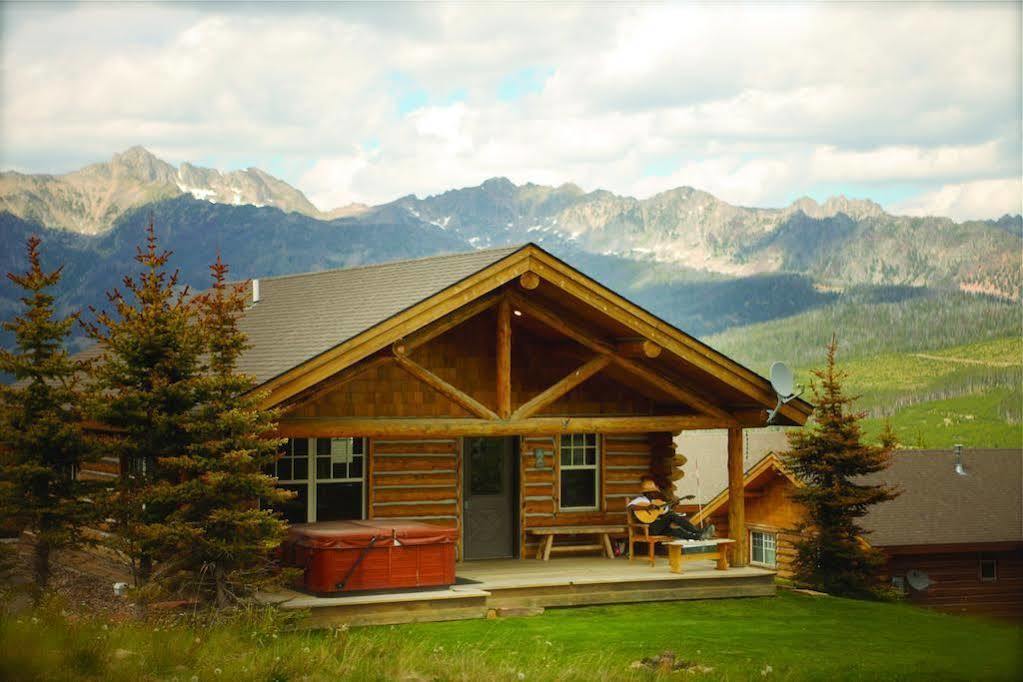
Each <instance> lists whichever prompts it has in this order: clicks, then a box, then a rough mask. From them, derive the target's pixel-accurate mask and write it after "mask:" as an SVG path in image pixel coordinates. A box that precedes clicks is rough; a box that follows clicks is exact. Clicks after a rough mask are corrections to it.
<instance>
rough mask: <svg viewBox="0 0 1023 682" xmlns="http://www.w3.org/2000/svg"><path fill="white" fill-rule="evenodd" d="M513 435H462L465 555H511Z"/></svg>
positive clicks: (513, 496) (513, 503) (503, 556)
mask: <svg viewBox="0 0 1023 682" xmlns="http://www.w3.org/2000/svg"><path fill="white" fill-rule="evenodd" d="M515 441H516V439H515V438H466V439H465V442H464V445H463V449H462V453H463V456H464V458H465V459H464V462H463V465H464V466H463V470H464V474H465V481H464V484H463V487H462V491H463V500H462V506H463V509H462V512H463V513H462V519H463V525H464V529H465V530H464V540H465V551H464V554H465V558H466V559H498V558H505V557H512V556H514V555H515V531H516V525H517V524H516V522H515V521H516V514H515V507H516V505H515V502H516V498H517V497H518V496H517V494H516V486H515V466H514V463H515Z"/></svg>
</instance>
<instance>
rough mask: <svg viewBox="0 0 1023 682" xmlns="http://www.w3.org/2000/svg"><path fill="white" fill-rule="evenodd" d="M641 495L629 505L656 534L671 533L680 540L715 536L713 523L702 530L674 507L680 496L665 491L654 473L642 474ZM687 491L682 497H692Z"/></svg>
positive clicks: (634, 513) (638, 518)
mask: <svg viewBox="0 0 1023 682" xmlns="http://www.w3.org/2000/svg"><path fill="white" fill-rule="evenodd" d="M639 480H640V486H641V487H640V489H641V491H642V493H641V494H640V496H639V497H635V498H633V499H631V500H629V504H628V508H629V510H630V511H631V512H632V514H633V515H634V516H635V517H636V519H637V520H639V521H640V522H641V523H645V524H647V525H649V527H650V533H651V534H653V535H670V536H672V537H676V538H679V539H681V540H706V539H708V538H712V537H714V525H713V524H708V525H707V526H705V527H704V528H703V529H702V530H701V529H700V528H697V527H696V526H694V525H693V524H692V523H690V522H689V519H687V518H686V515H685V514H679V513H678V512H675V511H673V510H672V509H671V507H672V506H673V505H675V504H678V503H679V502H680V501H681V500H679V499H674V495H672V496H671V498H672V499H671V500H670V501H669V497H668V496H667V495H665V494H664V493H663V492H662V491H661V489H660V488H659V487H658V486H657V482H656V481H655V480H654V477H653V476H648V475H644V476H641V477H640V479H639ZM691 497H693V496H692V495H687V496H686V497H684V498H682V499H689V498H691Z"/></svg>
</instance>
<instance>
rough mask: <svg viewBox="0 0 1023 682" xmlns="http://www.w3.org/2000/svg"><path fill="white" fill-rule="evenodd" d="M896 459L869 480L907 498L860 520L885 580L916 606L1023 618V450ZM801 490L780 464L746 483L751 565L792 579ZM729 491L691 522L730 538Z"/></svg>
mask: <svg viewBox="0 0 1023 682" xmlns="http://www.w3.org/2000/svg"><path fill="white" fill-rule="evenodd" d="M958 462H959V463H960V464H961V465H962V466H961V471H962V472H963V473H958V472H957V468H956V464H957V458H956V455H955V453H954V452H953V451H951V450H899V451H896V452H895V453H894V454H893V455H892V461H891V466H890V467H889V468H888V469H887V470H885V471H884V472H882V473H879V474H875V475H872V476H870V477H868V478H867V480H868V481H869V480H876V481H885V482H887V483H891V484H895V485H897V486H899V487H900V488H901V490H902V494H901V495H900V496H899V497H897V498H896V499H894V500H892V501H889V502H885V503H883V504H880V505H877V506H875V507H873V508H872V509H871V511H870V513H869V514H868V515H867V516H866V517H864V518H863V520H862V525H863V527H864V528H865V529H867V531H868V534H867V536H866V538H865V540H866V541H867V542H868V543H869V544H870V545H871V546H873V547H875V548H877V549H880V550H881V551H883V552H884V553H885V555H886V557H887V563H886V565H885V569H884V573H883V578H884V580H885V581H886V582H890V583H891V584H892V585H894V586H895V587H896V588H898V589H901V590H904V591H905V593H906V595H907V598H908V599H909V600H911V601H912V602H914V603H919V604H922V605H925V606H930V607H933V608H937V609H940V610H942V611H947V612H952V613H979V614H985V615H992V616H1003V617H1010V618H1017V619H1018V618H1023V451H1021V450H965V451H964V452H963V453H962V455H961V458H960V459H959V460H958ZM800 485H801V484H800V482H799V481H798V480H797V479H795V478H794V477H793V476H791V475H790V474H789V473H787V471H786V470H785V467H784V465H783V464H782V462H781V461H780V460H779V459H778V457H777V456H775V455H769V456H768V457H765V458H764V459H762V460H761V461H760V462H758V463H757V464H756V465H754V466H753V467H751V468H750V469H749V470H748V471H747V472H746V476H745V490H746V531H747V534H748V536H749V542H750V560H751V562H752V563H754V564H761V565H766V566H774V567H776V568H777V570H778V574H779V575H780V576H781V577H789V576H791V562H792V559H793V558H794V556H795V552H794V548H793V543H794V541H795V540H796V537H795V536H794V535H793V534H792V532H791V529H792V528H793V527H794V526H795V525H796V524H797V523H798V522H799V521H800V520H801V519H802V518H803V514H804V510H803V509H802V508H801V507H800V506H799V505H798V504H796V503H794V502H793V501H792V500H791V499H790V496H791V493H792V492H793V491H794V490H796V489H797V488H798V487H799V486H800ZM728 498H729V495H728V490H727V488H726V489H725V490H724V491H722V492H721V493H720V494H719V495H718V496H717V497H715V498H714V499H713V500H711V501H710V502H709V503H708V504H707V505H706V506H705V507H704V508H703V510H702V513H697V514H696V515H694V520H695V521H697V522H703V521H710V522H712V523H714V524H716V525H718V527H719V533H720V534H729V533H730V532H731V530H732V529H729V528H728V517H727V513H726V505H727V504H728V501H729V499H728Z"/></svg>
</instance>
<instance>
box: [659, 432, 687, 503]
mask: <svg viewBox="0 0 1023 682" xmlns="http://www.w3.org/2000/svg"><path fill="white" fill-rule="evenodd" d="M686 461H687V460H686V457H685V455H682V454H681V453H676V452H675V439H674V438H673V437H672V434H670V433H667V432H665V433H651V434H650V473H651V475H653V476H654V477H655V478H656V479H657V484H658V485H659V486H661V487H662V488H664V489H670V488H671V487H672V486H673V484H674V483H675V481H678V480H680V479H681V478H682V477H683V476H685V472H684V471H683V469H682V467H684V466H685V463H686Z"/></svg>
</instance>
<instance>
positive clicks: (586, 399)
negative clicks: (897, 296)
mask: <svg viewBox="0 0 1023 682" xmlns="http://www.w3.org/2000/svg"><path fill="white" fill-rule="evenodd" d="M251 286H252V290H251V291H252V300H251V304H250V305H249V307H248V309H247V310H246V312H245V315H244V318H243V319H242V321H241V327H242V329H243V330H244V331H245V332H246V333H247V335H248V337H249V340H250V343H251V344H252V347H251V349H250V350H249V351H248V352H247V353H246V354H245V355H244V356H243V358H242V361H241V363H240V364H241V367H240V368H241V369H242V370H243V371H245V372H247V373H249V374H251V375H253V376H255V377H256V379H257V381H258V383H259V387H258V389H257V390H259V391H261V392H262V393H263V394H264V395H265V399H264V404H265V405H266V406H267V407H276V408H279V409H280V410H281V411H282V416H281V419H280V423H279V435H280V436H282V437H286V438H288V445H287V447H286V451H285V452H284V453H283V456H282V457H281V459H280V460H279V461H278V463H277V465H276V469H275V471H274V473H275V475H276V476H277V478H278V480H279V482H280V484H281V485H282V486H285V487H288V488H291V489H293V490H295V491H296V492H297V493H298V496H297V497H296V498H295V501H294V503H293V504H292V505H291V506H290V507H289V508H287V509H285V510H284V512H285V514H286V516H287V517H288V519H289V520H291V521H296V522H310V523H315V522H319V521H325V520H332V519H349V518H395V519H414V520H423V521H430V522H440V523H451V524H454V525H456V526H457V528H458V537H459V540H458V547H457V552H458V555H459V556H460V557H461V558H463V559H474V558H494V557H524V556H529V555H531V554H532V553H534V552H535V551H536V549H537V543H538V541H539V540H538V539H537V538H536V537H533V536H532V535H531V534H530V532H529V531H530V529H531V528H537V527H572V526H585V525H594V524H609V523H610V524H624V523H625V504H626V501H627V499H628V498H629V497H630V496H632V495H634V494H635V492H636V491H637V490H638V487H639V477H640V476H641V475H643V474H645V473H652V474H654V475H656V476H659V477H661V478H663V479H665V480H671V479H677V478H679V477H680V476H681V475H682V470H681V467H682V464H684V459H683V458H677V457H676V453H675V447H674V442H673V437H674V436H675V435H677V434H678V433H680V432H681V431H683V430H687V429H711V428H724V429H728V434H729V439H728V448H727V450H728V453H727V460H728V462H729V463H730V467H729V471H730V474H731V478H730V485H732V486H733V487H734V488H735V489H737V490H738V489H740V488H741V486H742V485H743V478H742V458H741V453H742V449H743V448H742V433H743V431H742V430H743V429H744V428H756V427H759V426H763V425H764V423H765V418H766V409H767V408H770V407H774V405H775V402H776V400H775V395H774V393H773V391H772V389H771V386H770V383H769V382H768V381H767V380H766V379H765V378H763V377H761V376H759V375H758V374H756V373H754V372H752V371H750V370H749V369H747V368H745V367H743V366H742V365H740V364H739V363H737V362H735V361H734V360H732V359H730V358H728V357H725V356H724V355H722V354H720V353H717V352H716V351H714V350H713V349H711V348H709V347H708V346H706V345H704V344H702V343H700V342H699V341H697V340H696V339H694V338H693V337H691V336H689V335H687V334H685V333H684V332H682V331H681V330H679V329H677V328H676V327H674V326H673V325H671V324H669V323H667V322H665V321H664V320H662V319H660V318H658V317H656V316H655V315H653V314H651V313H650V312H648V311H646V310H644V309H642V308H640V307H639V306H637V305H635V304H634V303H632V302H630V301H628V300H627V299H625V298H623V297H622V296H619V295H618V294H616V293H614V292H613V291H611V290H609V289H608V288H606V287H604V286H602V285H601V284H599V283H598V282H596V281H594V280H593V279H591V278H589V277H587V276H586V275H585V274H583V273H582V272H580V271H578V270H576V269H575V268H573V267H571V266H569V265H568V264H566V263H565V262H563V261H562V260H560V259H558V258H556V257H554V256H552V255H551V254H550V253H548V252H547V251H545V250H543V249H542V248H540V247H538V246H536V245H535V244H527V245H524V246H516V247H510V248H502V249H491V250H481V251H474V252H471V253H464V254H454V255H447V256H438V257H431V258H423V259H418V260H411V261H402V262H394V263H386V264H381V265H371V266H366V267H356V268H348V269H343V270H335V271H325V272H317V273H309V274H300V275H290V276H282V277H273V278H268V279H262V280H255V281H253V282H252V285H251ZM811 409H812V408H811V406H810V405H809V404H807V403H806V402H804V401H801V400H795V401H793V402H791V403H789V404H787V405H785V406H784V407H783V408H782V411H781V419H782V423H784V424H789V425H801V424H803V423H804V422H805V421H806V419H807V418H808V416H809V414H810V412H811ZM738 499H740V500H741V499H742V497H741V495H740V496H739V498H738ZM734 506H735V509H732V510H731V513H732V514H733V517H734V518H735V519H736V520H737V522H736V524H735V527H736V528H741V527H742V526H743V521H742V513H743V509H742V505H741V504H740V505H734ZM737 540H738V542H737V543H736V544H737V546H738V547H739V549H738V550H737V552H736V554H735V556H734V562H733V565H737V566H743V565H745V564H746V560H745V557H746V554H747V550H746V545H745V539H744V537H743V538H737Z"/></svg>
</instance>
